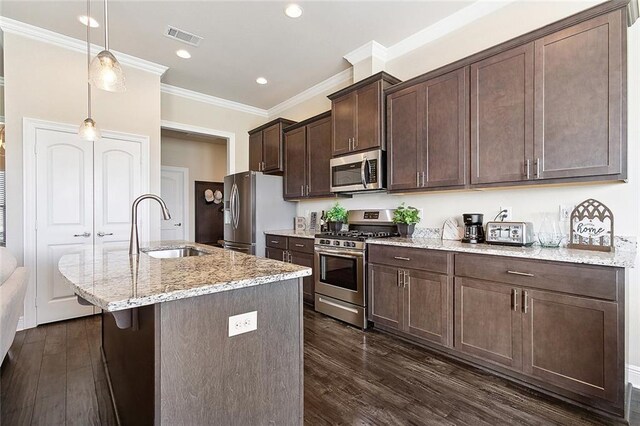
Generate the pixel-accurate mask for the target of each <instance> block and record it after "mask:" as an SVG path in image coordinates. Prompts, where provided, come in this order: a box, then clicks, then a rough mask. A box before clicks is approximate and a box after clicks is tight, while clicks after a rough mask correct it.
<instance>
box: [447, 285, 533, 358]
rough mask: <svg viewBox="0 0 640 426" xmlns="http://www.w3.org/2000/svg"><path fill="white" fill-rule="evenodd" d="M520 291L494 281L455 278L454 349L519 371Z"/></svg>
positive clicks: (520, 335) (520, 352)
mask: <svg viewBox="0 0 640 426" xmlns="http://www.w3.org/2000/svg"><path fill="white" fill-rule="evenodd" d="M519 296H520V290H519V289H517V288H515V287H512V286H509V285H504V284H499V283H494V282H491V281H478V280H472V279H468V278H457V277H456V278H455V296H454V298H455V323H456V330H455V347H456V349H458V350H459V351H461V352H464V353H467V354H470V355H474V356H476V357H478V358H481V359H484V360H487V361H491V362H493V363H496V364H500V365H501V366H503V367H508V368H512V369H515V370H520V369H521V367H522V313H521V311H520V306H519V303H520V302H519V300H520V299H519Z"/></svg>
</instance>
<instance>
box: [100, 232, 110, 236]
mask: <svg viewBox="0 0 640 426" xmlns="http://www.w3.org/2000/svg"><path fill="white" fill-rule="evenodd" d="M97 235H98V237H104V236H106V235H113V232H98V234H97Z"/></svg>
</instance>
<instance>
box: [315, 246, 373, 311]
mask: <svg viewBox="0 0 640 426" xmlns="http://www.w3.org/2000/svg"><path fill="white" fill-rule="evenodd" d="M314 257H315V259H314V268H315V270H316V271H317V274H316V283H315V284H316V286H315V291H316V293H319V294H323V295H325V296H329V297H333V298H335V299H339V300H342V301H345V302H350V303H353V304H356V305H360V306H365V300H366V298H365V292H364V288H365V286H364V281H365V280H364V251H355V250H348V249H337V250H336V249H330V248H325V247H316V249H315V256H314Z"/></svg>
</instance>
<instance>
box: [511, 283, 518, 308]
mask: <svg viewBox="0 0 640 426" xmlns="http://www.w3.org/2000/svg"><path fill="white" fill-rule="evenodd" d="M511 304H512V306H513V310H514V311H517V310H518V290H516V289H515V288H514V289H512V290H511Z"/></svg>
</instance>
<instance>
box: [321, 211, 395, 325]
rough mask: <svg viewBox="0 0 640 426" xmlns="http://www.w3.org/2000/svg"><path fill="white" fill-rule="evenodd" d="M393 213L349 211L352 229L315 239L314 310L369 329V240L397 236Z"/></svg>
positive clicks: (324, 234) (349, 221)
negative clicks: (367, 289) (367, 260)
mask: <svg viewBox="0 0 640 426" xmlns="http://www.w3.org/2000/svg"><path fill="white" fill-rule="evenodd" d="M392 218H393V210H388V209H374V210H350V211H349V215H348V219H347V220H348V223H349V230H348V231H344V232H324V233H321V234H316V236H315V250H314V251H315V256H314V269H315V270H316V271H317V273H316V282H315V309H316V311H317V312H322V313H323V314H326V315H329V316H331V317H334V318H337V319H340V320H342V321H345V322H348V323H350V324H353V325H355V326H358V327H361V328H362V329H365V328H367V294H366V293H367V291H366V288H367V285H366V284H367V283H366V281H367V280H366V275H367V266H366V258H367V256H366V255H367V245H366V240H367V238H384V237H392V236H396V235H397V234H396V225H395V224H394V223H393V221H392Z"/></svg>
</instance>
